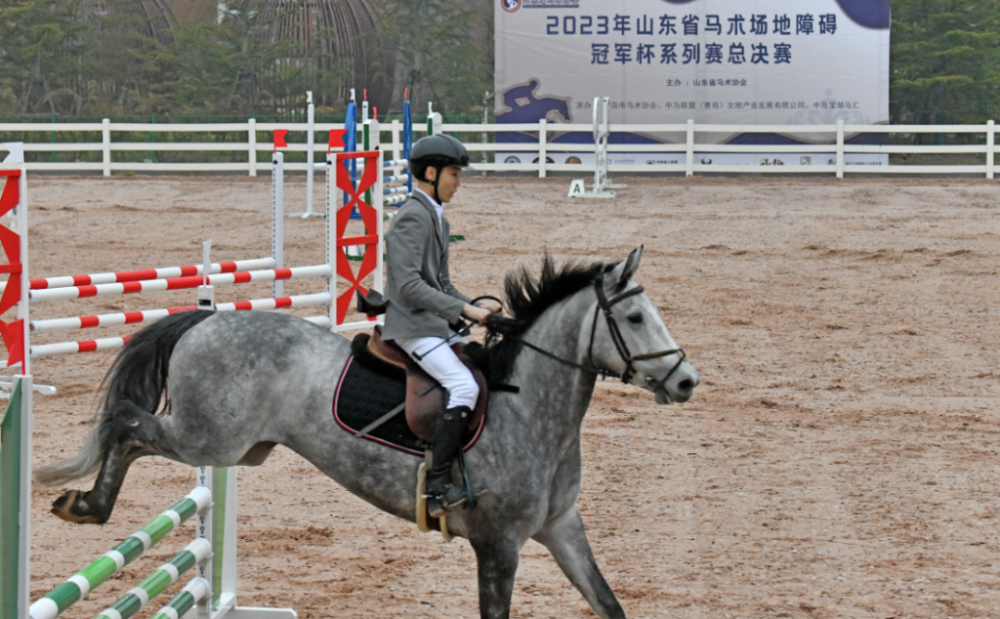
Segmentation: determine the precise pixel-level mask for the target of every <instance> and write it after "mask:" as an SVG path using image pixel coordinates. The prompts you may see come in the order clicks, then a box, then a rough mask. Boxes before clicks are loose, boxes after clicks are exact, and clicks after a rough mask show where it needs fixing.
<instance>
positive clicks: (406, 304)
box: [382, 135, 500, 518]
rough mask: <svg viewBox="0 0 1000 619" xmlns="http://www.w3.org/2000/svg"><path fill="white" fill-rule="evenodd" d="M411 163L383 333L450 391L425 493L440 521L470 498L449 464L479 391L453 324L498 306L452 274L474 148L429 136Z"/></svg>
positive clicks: (397, 222)
mask: <svg viewBox="0 0 1000 619" xmlns="http://www.w3.org/2000/svg"><path fill="white" fill-rule="evenodd" d="M409 165H410V174H411V175H413V180H414V181H415V182H414V189H413V195H412V197H411V198H410V200H409V201H407V202H406V204H404V205H403V207H402V208H400V209H399V212H398V213H397V214H396V217H395V218H393V220H392V227H391V229H390V230H389V233H388V234H387V235H386V239H385V241H386V264H387V267H388V268H387V273H388V275H387V281H386V298H387V300H388V301H389V304H388V307H387V309H386V317H385V327H384V329H383V333H382V337H384V338H385V339H386V340H394V341H395V342H396V344H397V345H399V347H400V348H402V349H403V350H405V351H406V353H407V354H409V355H410V357H411V358H412V359H413V360H414V361H415V362H416V363H417V364H419V365H420V367H421V368H423V369H424V371H425V372H427V373H428V374H429V375H430V376H432V377H433V378H434V379H435V380H437V381H438V382H439V383H441V386H442V387H444V389H445V390H447V392H448V404H447V409H446V410H445V411H444V412H443V413H442V414H441V415H440V417H439V418H438V421H437V426H436V427H435V430H434V443H433V445H432V450H433V456H434V457H433V462H432V468H431V470H430V472H429V473H428V475H427V493H426V494H425V498H426V499H427V505H428V510H429V512H430V515H431V517H432V518H440V517H442V516H444V515H445V514H446V513H447V512H448V510H450V509H452V508H454V507H457V506H459V505H462V504H463V503H464V502H465V500H466V497H467V494H466V492H465V491H464V490H463V489H462V488H458V487H456V486H454V485H453V484H452V480H451V469H452V463H453V462H454V461H455V458H456V457H458V454H459V451H460V450H461V448H462V435H463V433H464V431H465V428H466V426H467V425H468V416H469V415H470V414H471V412H472V409H473V408H475V406H476V399H477V398H478V396H479V386H478V385H477V384H476V380H475V378H474V377H473V375H472V372H470V371H469V369H468V368H467V367H465V365H464V364H463V363H462V362H461V361H460V360H459V358H458V357H457V356H456V355H455V353H454V351H452V349H451V344H453V343H460V342H461V343H464V342H465V340H464V338H462V336H461V335H459V334H458V333H456V331H455V328H454V327H452V326H451V325H455V324H456V323H457V322H458V319H459V317H460V316H464V317H466V318H467V319H469V320H471V321H473V322H475V323H477V324H479V325H483V324H485V322H486V318H487V317H488V316H489V315H490V314H491V313H492V312H496V311H500V307H499V304H497V303H496V302H494V301H483V302H481V303H482V306H480V305H473V304H472V299H470V298H469V297H467V296H466V295H464V294H462V293H461V292H459V291H458V289H456V288H455V286H454V285H452V283H451V277H450V276H449V272H448V241H449V233H450V229H451V228H450V225H449V224H448V219H447V218H445V215H444V205H445V204H447V203H449V202H451V199H452V198H453V197H454V196H455V192H456V191H457V190H458V186H459V179H458V176H459V173H460V172H461V171H462V170H463V169H465V168H468V167H469V153H468V151H466V149H465V147H464V146H462V143H461V142H459V141H458V140H457V139H455V138H453V137H451V136H447V135H431V136H427V137H425V138H422V139H420V140H419V141H417V143H416V144H414V145H413V149H412V150H411V151H410V163H409ZM473 493H474V494H482V491H481V490H478V489H473Z"/></svg>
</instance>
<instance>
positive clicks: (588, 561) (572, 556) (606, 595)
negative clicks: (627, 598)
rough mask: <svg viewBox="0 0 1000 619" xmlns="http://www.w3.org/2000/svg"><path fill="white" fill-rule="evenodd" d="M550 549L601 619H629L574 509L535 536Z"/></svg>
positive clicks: (551, 522)
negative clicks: (605, 578)
mask: <svg viewBox="0 0 1000 619" xmlns="http://www.w3.org/2000/svg"><path fill="white" fill-rule="evenodd" d="M532 537H533V539H534V540H535V541H536V542H538V543H540V544H542V545H543V546H545V547H546V548H548V549H549V552H551V553H552V556H553V558H555V560H556V563H558V564H559V567H560V568H561V569H562V571H563V573H564V574H566V577H567V578H569V581H570V582H571V583H573V586H574V587H576V588H577V589H578V590H579V591H580V593H582V594H583V597H584V598H585V599H586V600H587V603H588V604H590V608H591V609H592V610H593V611H594V613H596V614H597V616H599V617H601V619H625V611H624V610H622V607H621V604H619V603H618V599H617V598H616V597H615V592H614V591H612V590H611V587H610V586H608V582H607V581H606V580H604V576H603V575H601V570H600V569H598V567H597V562H596V561H594V554H593V553H592V552H591V550H590V542H589V541H587V533H586V531H584V529H583V518H581V517H580V512H579V511H577V509H576V506H575V505H574V506H573V507H571V508H570V509H569V510H567V511H565V512H563V513H562V514H560V515H559V516H558V517H556V518H554V519H553V520H550V521H549V522H547V523H545V526H544V527H542V529H541V530H540V531H539V532H538V533H536V534H535V535H534V536H532Z"/></svg>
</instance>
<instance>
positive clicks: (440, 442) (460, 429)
mask: <svg viewBox="0 0 1000 619" xmlns="http://www.w3.org/2000/svg"><path fill="white" fill-rule="evenodd" d="M471 413H472V411H471V410H470V409H469V407H468V406H456V407H455V408H449V409H447V410H446V411H444V413H442V414H441V416H440V417H439V418H438V421H437V427H436V428H435V429H434V444H433V445H432V446H431V449H432V453H433V455H434V458H433V462H432V467H431V470H430V472H429V473H428V474H427V494H426V495H425V496H426V498H427V510H428V512H429V513H430V516H431V518H442V517H444V516H445V514H447V513H448V511H449V510H451V509H453V508H455V507H458V506H459V505H462V504H463V503H465V502H466V500H468V493H467V492H466V490H465V488H459V487H456V486H455V485H453V484H452V483H451V465H452V463H454V462H455V458H456V457H458V454H459V452H460V451H461V449H462V435H463V434H464V433H465V427H466V425H467V424H468V423H469V415H470V414H471ZM472 492H473V495H474V496H476V497H479V496H482V495H483V494H485V492H484V491H483V490H482V489H479V488H473V489H472Z"/></svg>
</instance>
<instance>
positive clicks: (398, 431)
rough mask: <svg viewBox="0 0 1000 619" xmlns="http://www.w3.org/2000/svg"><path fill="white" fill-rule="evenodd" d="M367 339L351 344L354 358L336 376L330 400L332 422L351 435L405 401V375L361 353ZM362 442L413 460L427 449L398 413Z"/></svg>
mask: <svg viewBox="0 0 1000 619" xmlns="http://www.w3.org/2000/svg"><path fill="white" fill-rule="evenodd" d="M368 337H369V336H368V334H361V335H358V336H357V337H355V338H354V341H353V342H351V351H352V352H353V353H354V354H353V355H351V358H350V359H348V360H347V365H346V366H344V370H343V371H342V372H341V374H340V383H339V384H338V385H337V391H336V394H335V395H334V397H333V418H334V419H335V420H336V421H337V423H338V424H340V427H342V428H344V429H345V430H347V431H348V432H350V433H351V434H356V433H357V431H358V430H361V429H362V428H364V427H365V426H367V425H368V424H370V423H371V422H373V421H375V420H376V419H378V418H379V417H381V416H382V415H384V414H386V413H388V412H389V411H391V410H392V409H394V408H396V407H397V406H399V405H400V404H402V403H403V402H404V401H405V400H406V371H405V370H402V369H400V368H398V367H396V366H394V365H391V364H388V363H385V362H384V361H382V360H380V359H376V358H374V357H372V356H371V355H370V354H368V352H367V351H366V349H365V347H366V345H367V344H368ZM365 439H366V440H370V441H375V442H376V443H381V444H383V445H387V446H389V447H393V448H395V449H399V450H400V451H405V452H406V453H410V454H413V455H415V456H423V455H424V451H425V450H426V449H427V448H428V445H427V444H426V443H424V442H423V441H421V440H420V439H419V438H417V436H416V435H415V434H414V433H413V432H412V431H411V430H410V427H409V426H408V425H407V424H406V415H405V414H404V413H403V412H402V411H400V412H399V413H398V414H397V415H395V416H394V417H393V418H392V419H390V420H389V421H386V422H385V423H383V424H382V425H380V426H379V427H377V428H375V429H374V430H372V431H371V433H369V434H368V435H367V436H365Z"/></svg>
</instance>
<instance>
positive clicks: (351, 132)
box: [344, 101, 361, 219]
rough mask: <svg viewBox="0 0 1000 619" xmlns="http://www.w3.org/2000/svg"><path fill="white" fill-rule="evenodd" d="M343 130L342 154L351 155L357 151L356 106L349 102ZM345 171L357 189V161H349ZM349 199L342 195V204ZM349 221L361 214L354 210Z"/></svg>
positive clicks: (359, 216) (358, 217) (359, 217)
mask: <svg viewBox="0 0 1000 619" xmlns="http://www.w3.org/2000/svg"><path fill="white" fill-rule="evenodd" d="M344 128H345V129H346V130H347V131H346V132H345V133H344V152H345V153H353V152H356V151H357V150H358V105H357V104H356V103H355V102H354V101H351V102H350V103H348V104H347V118H346V119H345V120H344ZM347 169H348V170H349V171H350V173H351V184H352V185H354V186H355V187H357V185H358V163H357V159H351V160H350V161H348V162H347ZM349 199H350V196H348V195H347V194H346V193H345V194H344V203H345V204H346V203H347V201H348V200H349ZM351 219H361V213H359V212H358V209H357V208H355V209H354V210H352V211H351Z"/></svg>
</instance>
